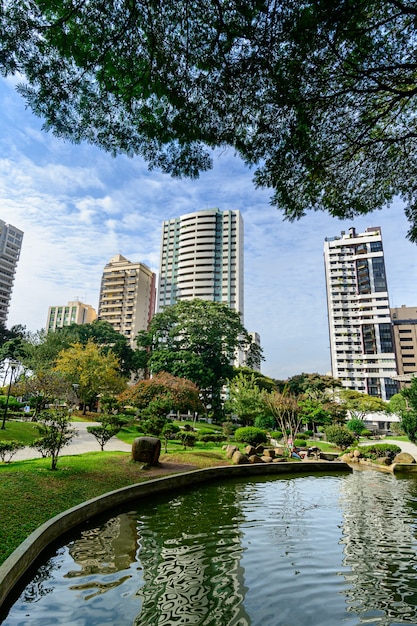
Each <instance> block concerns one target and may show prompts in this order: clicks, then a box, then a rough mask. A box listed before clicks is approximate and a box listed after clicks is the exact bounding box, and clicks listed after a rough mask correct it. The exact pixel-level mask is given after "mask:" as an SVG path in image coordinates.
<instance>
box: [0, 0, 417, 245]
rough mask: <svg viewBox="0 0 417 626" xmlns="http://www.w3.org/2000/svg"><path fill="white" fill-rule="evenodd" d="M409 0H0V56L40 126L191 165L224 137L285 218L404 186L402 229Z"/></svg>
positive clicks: (353, 210)
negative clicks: (3, 0)
mask: <svg viewBox="0 0 417 626" xmlns="http://www.w3.org/2000/svg"><path fill="white" fill-rule="evenodd" d="M415 17H416V9H415V4H414V1H413V0H362V1H361V2H352V1H346V2H343V3H341V2H328V1H327V0H303V1H302V2H301V0H286V1H285V2H284V0H281V1H280V2H276V1H274V0H249V1H247V2H240V1H238V0H230V1H229V0H228V2H225V1H224V0H204V2H203V1H202V0H196V1H195V2H191V3H190V2H188V1H184V0H175V1H174V0H165V1H164V2H163V3H160V2H147V3H144V2H141V3H137V2H136V3H135V2H130V1H129V0H120V2H104V3H103V2H99V1H98V0H90V1H89V2H80V3H77V4H74V3H73V2H69V1H68V0H65V1H63V2H54V3H51V2H41V0H31V1H30V2H28V1H27V0H9V1H8V2H6V3H3V10H2V12H1V16H0V19H1V22H0V28H1V42H2V48H1V51H0V67H1V70H2V72H3V73H4V74H5V75H7V74H16V73H20V74H21V75H23V77H24V80H23V81H22V83H21V84H20V85H19V87H18V89H19V91H20V93H21V94H22V95H23V96H24V98H25V100H26V102H27V103H28V105H29V106H30V107H31V108H32V110H33V111H34V112H35V113H36V114H37V115H39V116H41V117H42V118H43V119H44V120H45V123H44V126H45V128H46V129H51V130H52V131H53V132H54V133H55V134H56V135H58V136H60V137H64V138H69V139H70V140H72V141H74V142H80V141H83V140H87V141H89V142H91V143H94V144H96V145H99V146H100V147H102V148H104V149H105V150H108V151H110V152H111V153H113V154H117V153H119V152H125V153H127V154H130V155H133V154H140V155H142V156H143V157H144V158H145V159H146V160H147V162H148V163H149V166H150V168H153V167H159V168H161V169H162V170H163V171H166V172H169V173H171V174H173V175H177V176H180V175H187V176H194V177H195V176H197V175H198V173H199V172H200V171H203V170H206V169H208V168H209V167H210V166H211V153H210V151H211V149H213V148H215V147H223V146H225V145H229V146H232V147H233V148H234V149H235V151H236V152H237V153H238V154H240V155H241V157H242V158H243V160H244V161H245V162H246V163H248V164H249V165H257V166H258V169H257V170H256V172H255V183H256V184H257V185H259V186H263V187H268V188H270V189H272V191H273V197H272V203H273V204H275V205H276V206H278V207H279V208H281V209H282V210H283V211H284V213H285V215H286V217H287V218H288V219H290V220H293V219H298V218H299V217H300V216H302V215H304V214H305V213H306V211H307V210H309V209H312V210H325V211H328V212H329V213H330V214H332V215H335V216H337V217H344V218H348V217H352V216H354V215H361V214H364V213H368V212H370V211H373V210H375V209H377V208H381V207H383V206H386V205H389V203H390V202H391V201H392V199H393V198H394V197H395V196H396V195H398V196H401V197H402V198H403V200H404V201H405V202H406V205H407V208H406V213H407V215H408V217H409V219H410V221H411V230H410V237H411V239H413V240H415V239H416V238H417V201H416V197H417V176H416V170H417V164H416V159H415V146H416V136H417V128H416V124H417V121H416V120H417V116H416V106H417V105H416V93H417V84H416V74H417V73H416V69H417V61H416V59H415V49H414V46H415V38H416V20H415Z"/></svg>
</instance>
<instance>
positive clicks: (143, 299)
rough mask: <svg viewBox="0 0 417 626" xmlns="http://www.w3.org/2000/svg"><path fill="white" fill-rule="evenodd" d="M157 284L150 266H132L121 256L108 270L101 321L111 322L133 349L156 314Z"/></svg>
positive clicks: (141, 264)
mask: <svg viewBox="0 0 417 626" xmlns="http://www.w3.org/2000/svg"><path fill="white" fill-rule="evenodd" d="M155 282H156V277H155V274H154V273H153V272H152V270H150V269H149V267H148V266H147V265H144V264H143V263H131V262H130V261H128V260H127V259H126V258H125V257H124V256H122V255H121V254H117V255H116V256H114V257H113V258H112V259H111V260H110V262H109V263H107V265H106V266H105V268H104V271H103V277H102V279H101V288H100V300H99V305H98V318H99V319H101V320H105V321H106V322H110V324H111V325H112V326H113V328H114V329H115V330H117V331H118V332H119V333H121V334H122V335H124V336H125V337H127V338H128V339H129V341H130V345H131V346H132V348H136V343H135V338H136V335H137V333H138V332H139V331H140V330H146V329H147V327H148V324H149V322H150V321H151V319H152V316H153V315H154V313H155V299H156V293H155Z"/></svg>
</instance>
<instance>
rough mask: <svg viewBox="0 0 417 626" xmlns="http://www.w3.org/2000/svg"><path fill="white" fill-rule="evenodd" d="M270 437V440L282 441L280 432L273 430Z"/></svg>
mask: <svg viewBox="0 0 417 626" xmlns="http://www.w3.org/2000/svg"><path fill="white" fill-rule="evenodd" d="M270 435H271V439H276V440H277V441H280V440H281V439H282V430H274V431H273V432H272V433H270Z"/></svg>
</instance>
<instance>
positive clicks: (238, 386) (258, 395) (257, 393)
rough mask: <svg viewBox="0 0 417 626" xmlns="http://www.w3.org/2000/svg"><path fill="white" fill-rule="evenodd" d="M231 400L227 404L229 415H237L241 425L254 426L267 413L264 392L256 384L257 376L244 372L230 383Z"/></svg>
mask: <svg viewBox="0 0 417 626" xmlns="http://www.w3.org/2000/svg"><path fill="white" fill-rule="evenodd" d="M228 387H229V399H228V400H227V401H226V403H225V410H226V412H227V413H231V414H232V415H237V418H238V420H239V422H240V423H241V424H244V425H245V426H252V425H253V423H254V422H255V420H256V419H257V418H258V417H261V416H262V415H263V414H264V413H265V402H264V399H263V395H264V392H263V391H261V390H260V389H259V387H258V385H257V384H256V379H255V375H254V374H252V375H251V376H249V377H248V376H246V375H244V374H243V373H242V372H240V373H239V374H237V376H235V377H234V378H233V379H232V380H231V381H229V383H228Z"/></svg>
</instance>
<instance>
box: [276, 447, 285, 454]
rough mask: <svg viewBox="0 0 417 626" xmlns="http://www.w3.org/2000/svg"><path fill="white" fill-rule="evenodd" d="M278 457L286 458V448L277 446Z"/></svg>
mask: <svg viewBox="0 0 417 626" xmlns="http://www.w3.org/2000/svg"><path fill="white" fill-rule="evenodd" d="M274 450H275V455H276V456H285V448H284V446H276V447H275V448H274Z"/></svg>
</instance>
